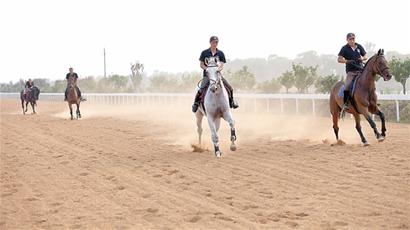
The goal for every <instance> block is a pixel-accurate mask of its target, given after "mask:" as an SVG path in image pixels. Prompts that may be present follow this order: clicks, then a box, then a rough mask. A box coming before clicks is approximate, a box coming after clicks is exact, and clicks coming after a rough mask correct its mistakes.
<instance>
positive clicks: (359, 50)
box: [339, 43, 366, 73]
mask: <svg viewBox="0 0 410 230" xmlns="http://www.w3.org/2000/svg"><path fill="white" fill-rule="evenodd" d="M364 55H366V51H365V50H364V48H363V46H361V45H360V44H358V43H356V49H352V47H350V46H349V44H346V45H344V46H343V47H342V49H341V50H340V52H339V56H342V57H344V58H345V59H346V60H354V61H356V65H360V66H362V65H363V62H362V61H360V60H359V58H360V57H361V56H364ZM356 65H355V64H346V73H347V72H349V71H358V70H361V69H360V68H359V67H357V66H356Z"/></svg>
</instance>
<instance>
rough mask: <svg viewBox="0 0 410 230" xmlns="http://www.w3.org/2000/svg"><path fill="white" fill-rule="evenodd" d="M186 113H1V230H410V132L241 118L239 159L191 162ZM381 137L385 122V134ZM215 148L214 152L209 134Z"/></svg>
mask: <svg viewBox="0 0 410 230" xmlns="http://www.w3.org/2000/svg"><path fill="white" fill-rule="evenodd" d="M185 110H186V111H183V112H182V109H175V108H164V109H161V110H158V109H154V108H147V107H145V108H142V107H138V106H135V105H129V106H96V105H92V104H87V103H85V104H84V105H83V107H82V114H83V117H84V118H83V119H81V120H74V121H70V120H68V111H67V108H66V105H65V104H64V103H62V102H58V103H47V102H40V103H39V108H38V114H36V115H22V114H21V111H20V109H19V104H18V102H17V101H14V100H2V101H1V121H0V124H1V126H0V127H1V155H0V171H1V177H0V186H1V187H0V195H1V200H0V229H67V228H70V229H90V228H93V229H95V228H97V229H112V228H115V229H293V228H296V229H408V228H410V218H409V217H410V154H409V153H410V126H409V125H405V124H395V123H388V126H387V128H388V133H387V135H388V136H387V139H386V140H385V141H384V142H382V143H377V142H376V140H375V137H374V135H373V134H372V132H371V130H370V128H369V126H368V124H367V123H364V122H363V124H362V126H363V128H364V130H365V135H366V136H367V138H368V140H369V143H370V144H371V145H370V146H369V147H362V146H361V145H360V143H359V137H358V135H357V133H356V131H355V130H354V124H353V122H352V121H351V120H350V119H346V120H345V121H343V122H342V124H341V126H342V127H341V137H342V139H343V140H344V141H345V142H346V143H347V144H346V145H344V146H330V144H329V143H322V140H324V139H326V140H328V141H330V142H332V141H333V140H334V137H333V132H332V129H331V125H332V124H331V119H330V118H312V117H294V116H273V115H269V114H242V113H241V112H240V110H239V111H235V113H234V116H235V119H236V121H237V133H238V150H237V151H236V152H230V151H229V145H228V143H229V142H228V139H229V133H228V131H229V130H228V126H227V124H226V123H224V124H223V126H222V128H221V129H222V130H221V131H220V139H221V140H222V143H221V145H222V150H223V157H222V158H220V159H216V158H215V157H214V155H213V152H211V151H204V152H200V153H198V152H192V149H191V147H190V146H191V144H194V143H196V126H195V121H194V117H193V115H192V114H191V113H190V111H189V110H190V105H187V107H186V108H185ZM377 124H378V126H379V127H380V124H379V122H378V123H377ZM204 130H205V136H204V142H206V144H205V148H208V149H211V143H210V138H209V132H208V127H207V123H206V121H205V122H204Z"/></svg>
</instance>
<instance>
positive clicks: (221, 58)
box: [199, 48, 226, 75]
mask: <svg viewBox="0 0 410 230" xmlns="http://www.w3.org/2000/svg"><path fill="white" fill-rule="evenodd" d="M210 57H216V59H218V60H219V61H220V62H223V63H226V59H225V54H224V52H222V51H221V50H218V49H216V53H215V54H214V55H212V51H211V48H208V49H206V50H204V51H202V53H201V56H200V57H199V60H200V61H201V62H204V64H205V66H206V61H205V59H207V58H210ZM204 75H205V70H204Z"/></svg>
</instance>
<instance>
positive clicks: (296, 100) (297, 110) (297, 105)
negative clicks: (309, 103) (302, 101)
mask: <svg viewBox="0 0 410 230" xmlns="http://www.w3.org/2000/svg"><path fill="white" fill-rule="evenodd" d="M295 102H296V113H297V114H298V113H299V100H298V99H297V98H296V99H295Z"/></svg>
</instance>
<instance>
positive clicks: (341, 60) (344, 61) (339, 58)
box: [337, 55, 347, 64]
mask: <svg viewBox="0 0 410 230" xmlns="http://www.w3.org/2000/svg"><path fill="white" fill-rule="evenodd" d="M346 61H347V60H346V59H345V58H344V57H343V56H340V55H339V56H338V57H337V62H339V63H342V64H344V63H346Z"/></svg>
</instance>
